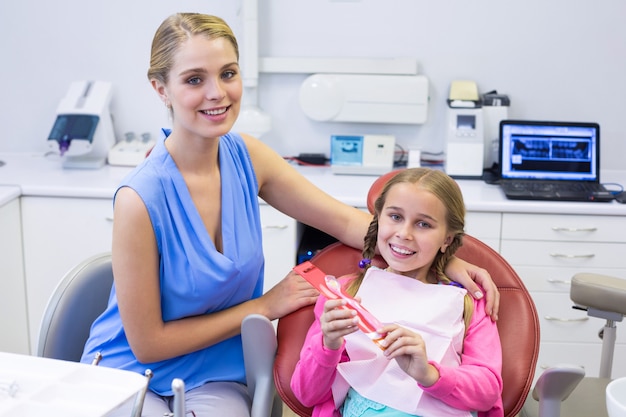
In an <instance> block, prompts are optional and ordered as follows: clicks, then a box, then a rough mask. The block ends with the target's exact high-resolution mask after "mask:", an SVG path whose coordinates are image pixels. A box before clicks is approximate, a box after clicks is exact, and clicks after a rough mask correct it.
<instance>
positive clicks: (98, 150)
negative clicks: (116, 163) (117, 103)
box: [48, 81, 115, 169]
mask: <svg viewBox="0 0 626 417" xmlns="http://www.w3.org/2000/svg"><path fill="white" fill-rule="evenodd" d="M111 92H112V85H111V83H109V82H104V81H76V82H73V83H72V84H71V85H70V88H69V90H68V91H67V93H66V95H65V97H64V98H63V99H62V100H61V102H60V103H59V105H58V107H57V118H56V121H55V122H54V125H53V126H52V131H51V132H50V135H49V136H48V147H49V148H50V149H51V150H53V151H58V152H59V153H60V155H61V156H62V157H63V167H64V168H83V169H96V168H100V167H102V166H103V165H104V163H105V162H106V158H107V154H108V151H109V149H110V148H111V147H112V146H113V145H114V143H115V134H114V131H113V121H112V118H111V113H110V110H109V105H110V103H111Z"/></svg>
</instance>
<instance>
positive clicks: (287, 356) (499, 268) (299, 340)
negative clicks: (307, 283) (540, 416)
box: [274, 171, 539, 417]
mask: <svg viewBox="0 0 626 417" xmlns="http://www.w3.org/2000/svg"><path fill="white" fill-rule="evenodd" d="M395 173H396V172H395V171H394V172H390V173H388V174H385V175H383V176H382V177H380V178H378V179H377V180H376V181H375V182H374V184H373V185H372V187H371V189H370V191H369V194H368V199H367V201H368V208H369V210H370V212H372V211H373V206H374V201H375V199H376V198H377V197H378V195H379V194H380V192H381V190H382V187H383V185H384V184H385V183H386V182H387V181H388V180H389V178H391V177H392V176H393V175H395ZM456 255H457V256H458V257H459V258H461V259H464V260H466V261H468V262H471V263H473V264H475V265H477V266H480V267H482V268H485V269H486V270H487V271H489V273H490V275H491V277H492V278H493V280H494V282H495V283H496V285H497V286H498V289H499V291H500V312H499V320H498V331H499V333H500V340H501V343H502V363H503V369H502V379H503V384H504V388H503V393H502V399H503V405H504V411H505V416H507V417H513V416H515V415H517V413H518V412H519V411H520V410H521V409H522V406H523V405H524V401H525V400H526V397H527V395H528V392H529V391H530V388H531V385H532V381H533V377H534V372H535V366H536V363H537V356H538V353H539V320H538V317H537V312H536V309H535V305H534V303H533V301H532V299H531V297H530V295H529V293H528V291H527V289H526V287H525V286H524V284H523V282H522V280H521V279H520V277H519V276H518V275H517V274H516V273H515V271H514V270H513V268H512V267H511V266H510V265H509V264H508V263H507V262H506V261H505V260H504V259H503V258H502V257H501V256H500V255H499V254H498V253H497V252H495V251H494V250H493V249H491V248H490V247H489V246H487V245H486V244H484V243H482V242H481V241H479V240H478V239H476V238H474V237H472V236H467V235H466V236H465V237H464V239H463V246H462V247H461V248H459V250H458V251H457V253H456ZM361 258H362V256H361V251H360V250H357V249H354V248H351V247H348V246H346V245H343V244H342V243H334V244H331V245H330V246H328V247H326V248H324V249H322V250H321V251H320V252H319V253H317V254H316V255H315V256H314V257H313V258H312V259H311V262H312V263H313V264H314V265H316V266H317V267H318V268H320V269H321V270H322V271H324V272H326V273H327V274H331V275H335V276H337V277H339V276H342V275H346V274H350V273H354V272H357V271H358V266H357V265H358V262H359V260H360V259H361ZM373 264H374V265H376V266H379V267H383V268H384V267H386V265H385V263H384V261H383V260H382V258H375V259H374V260H373ZM313 320H314V315H313V306H308V307H305V308H302V309H300V310H298V311H295V312H293V313H291V314H289V315H287V316H285V317H283V318H281V319H280V320H279V322H278V328H277V337H278V350H277V352H276V359H275V362H274V379H275V382H276V388H277V390H278V393H279V394H280V396H281V398H282V399H283V402H284V403H285V404H286V405H287V406H289V408H291V409H292V410H293V411H294V412H295V413H297V414H298V415H299V416H302V417H308V416H310V415H311V412H312V409H311V408H308V407H305V406H303V405H302V404H301V403H300V402H299V401H298V400H297V398H296V397H295V396H294V395H293V392H292V391H291V387H290V382H291V375H292V373H293V370H294V368H295V365H296V363H297V361H298V359H299V357H300V350H301V348H302V344H303V343H304V339H305V336H306V333H307V331H308V329H309V327H310V325H311V323H312V322H313Z"/></svg>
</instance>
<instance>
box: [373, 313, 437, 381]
mask: <svg viewBox="0 0 626 417" xmlns="http://www.w3.org/2000/svg"><path fill="white" fill-rule="evenodd" d="M380 332H382V333H384V332H387V336H385V339H384V341H383V343H384V345H385V346H387V349H386V350H385V356H387V359H395V360H396V362H397V363H398V365H399V366H400V368H401V369H402V370H403V371H404V372H406V373H407V375H409V376H411V377H412V378H413V379H415V380H416V381H417V382H418V383H420V384H422V385H423V386H426V387H428V386H431V385H432V384H434V383H435V382H437V380H438V379H439V371H437V369H436V368H435V367H434V366H432V365H431V364H429V363H428V355H427V354H426V344H425V343H424V339H422V337H421V336H420V335H419V334H417V333H414V332H412V331H411V330H409V329H407V328H404V327H402V326H399V325H397V324H389V325H386V326H384V327H383V328H382V329H380Z"/></svg>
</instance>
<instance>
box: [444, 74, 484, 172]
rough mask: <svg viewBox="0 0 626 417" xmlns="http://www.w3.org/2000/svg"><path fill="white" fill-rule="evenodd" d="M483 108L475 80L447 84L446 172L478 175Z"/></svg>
mask: <svg viewBox="0 0 626 417" xmlns="http://www.w3.org/2000/svg"><path fill="white" fill-rule="evenodd" d="M483 126H484V124H483V109H482V107H481V104H480V98H479V96H478V88H477V87H476V83H474V82H472V81H455V82H453V83H452V86H451V87H450V98H449V99H448V120H447V133H446V139H447V141H446V160H445V171H446V174H448V175H450V176H451V177H455V178H481V177H482V175H483V158H484V150H485V138H484V136H485V135H484V127H483Z"/></svg>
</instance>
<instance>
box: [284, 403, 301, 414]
mask: <svg viewBox="0 0 626 417" xmlns="http://www.w3.org/2000/svg"><path fill="white" fill-rule="evenodd" d="M283 417H298V415H297V414H296V413H294V412H293V411H291V409H290V408H289V407H287V406H286V405H284V404H283Z"/></svg>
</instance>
